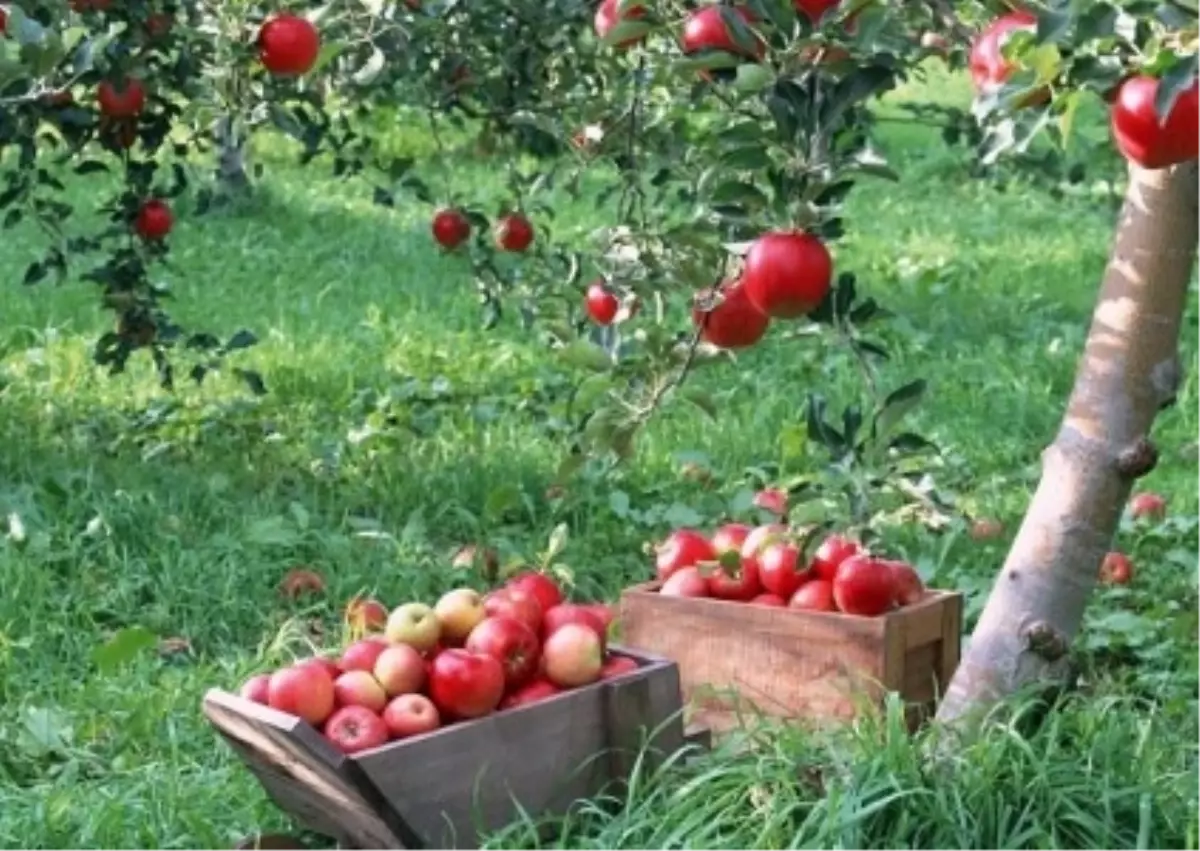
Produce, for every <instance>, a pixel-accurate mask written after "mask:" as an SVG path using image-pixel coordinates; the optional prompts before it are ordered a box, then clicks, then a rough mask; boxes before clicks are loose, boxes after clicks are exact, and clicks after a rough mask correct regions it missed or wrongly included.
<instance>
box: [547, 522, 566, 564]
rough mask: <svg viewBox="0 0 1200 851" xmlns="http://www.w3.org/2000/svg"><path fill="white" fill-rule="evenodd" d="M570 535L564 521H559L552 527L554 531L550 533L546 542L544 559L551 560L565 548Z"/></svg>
mask: <svg viewBox="0 0 1200 851" xmlns="http://www.w3.org/2000/svg"><path fill="white" fill-rule="evenodd" d="M569 535H570V530H568V529H567V524H566V523H559V524H558V525H557V526H555V527H554V531H553V532H551V533H550V541H549V542H548V543H547V544H546V561H547V562H551V561H553V560H554V559H555V558H557V557H558V555H559V554H560V553H561V552H562V551H563V550H565V549H566V548H567V540H568V537H569Z"/></svg>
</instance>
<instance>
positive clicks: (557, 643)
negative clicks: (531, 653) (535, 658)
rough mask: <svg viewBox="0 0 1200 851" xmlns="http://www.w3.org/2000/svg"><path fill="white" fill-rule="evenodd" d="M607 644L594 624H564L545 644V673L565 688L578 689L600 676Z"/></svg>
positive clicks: (543, 665)
mask: <svg viewBox="0 0 1200 851" xmlns="http://www.w3.org/2000/svg"><path fill="white" fill-rule="evenodd" d="M603 667H604V647H603V645H602V643H601V641H600V636H599V635H597V634H596V630H594V629H592V628H591V627H588V626H584V625H582V624H578V623H568V624H563V625H562V626H560V627H559V628H558V629H556V630H555V631H554V632H552V633H551V634H550V635H548V636H547V637H546V643H545V644H543V645H542V672H543V673H544V674H545V675H546V679H548V680H549V681H550V682H552V683H554V684H555V685H556V686H560V687H562V688H575V687H576V686H585V685H587V684H588V683H594V682H596V680H598V679H600V669H601V668H603Z"/></svg>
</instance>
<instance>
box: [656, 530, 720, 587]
mask: <svg viewBox="0 0 1200 851" xmlns="http://www.w3.org/2000/svg"><path fill="white" fill-rule="evenodd" d="M654 552H655V558H654V570H655V572H656V573H657V574H658V578H659V579H668V578H670V576H671V574H672V573H674V572H675V571H677V570H682V569H683V568H685V567H692V566H694V565H695V564H697V563H698V562H702V561H712V560H713V559H715V558H716V557H717V554H716V552H715V551H714V550H713V546H712V544H711V543H710V542H709V540H708V538H706V537H704V536H703V535H701V534H700V533H699V532H697V531H695V530H694V529H676V530H675V531H674V532H672V533H671V534H670V535H668V536H667V539H666V540H665V541H663V542H662V543H661V544H659V545H658V546H657V547H655V550H654Z"/></svg>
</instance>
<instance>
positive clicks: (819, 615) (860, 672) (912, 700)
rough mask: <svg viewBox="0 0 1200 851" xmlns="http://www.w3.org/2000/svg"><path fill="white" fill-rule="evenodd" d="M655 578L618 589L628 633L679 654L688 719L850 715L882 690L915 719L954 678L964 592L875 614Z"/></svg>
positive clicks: (629, 639)
mask: <svg viewBox="0 0 1200 851" xmlns="http://www.w3.org/2000/svg"><path fill="white" fill-rule="evenodd" d="M660 584H661V583H659V582H648V583H646V584H643V585H637V586H634V587H632V588H629V589H627V590H626V591H625V592H624V593H623V594H622V596H621V614H620V622H621V625H622V626H621V630H622V632H621V641H622V642H623V643H624V644H625V645H627V646H629V647H634V648H637V649H638V650H642V651H646V652H649V653H656V654H658V655H661V656H666V657H668V658H670V659H674V660H675V661H676V662H677V663H678V664H679V675H680V680H681V683H682V687H683V696H684V699H685V701H688V702H689V704H690V705H689V709H688V712H689V723H691V724H697V725H700V726H704V727H707V728H709V729H710V730H712V731H715V732H724V731H727V730H729V729H731V728H732V727H735V726H738V725H739V724H741V723H744V722H745V721H746V720H749V719H752V718H753V717H755V716H757V715H758V714H762V715H771V716H777V717H784V718H791V719H797V720H803V721H806V722H812V723H815V724H821V723H828V722H839V721H845V720H848V719H850V718H852V717H854V715H855V714H856V712H857V711H858V710H859V708H860V707H861V706H862V705H863V704H862V701H864V700H866V701H873V702H877V701H879V700H880V698H881V696H882V695H883V693H884V692H885V691H897V692H899V693H900V694H901V695H902V696H903V697H904V699H905V701H906V702H908V703H909V704H910V709H909V719H908V720H909V724H910V726H912V727H915V726H916V725H917V724H919V723H920V721H921V720H922V718H923V717H924V716H925V715H927V714H928V712H929V711H930V710H931V709H932V708H933V706H934V704H935V702H936V697H937V695H939V694H941V693H942V689H944V688H945V686H946V685H947V684H948V683H949V682H950V677H951V676H952V675H953V673H954V669H955V668H956V667H957V666H958V657H959V652H960V650H961V631H962V607H963V601H962V595H961V594H959V593H957V592H949V591H936V590H930V591H928V592H927V593H926V596H925V599H923V600H922V601H921V602H919V603H916V604H914V605H911V606H907V607H905V608H902V609H899V610H897V611H894V612H890V613H888V614H886V615H883V616H881V617H877V618H866V617H857V616H854V615H844V614H840V613H828V612H804V611H797V610H795V609H785V608H772V607H770V606H753V605H748V604H745V603H733V602H728V601H725V600H715V599H708V598H684V597H664V596H662V595H661V594H658V593H657V591H658V588H659V586H660Z"/></svg>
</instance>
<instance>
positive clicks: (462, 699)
mask: <svg viewBox="0 0 1200 851" xmlns="http://www.w3.org/2000/svg"><path fill="white" fill-rule="evenodd" d="M503 696H504V666H503V665H501V664H500V663H499V662H498V661H496V660H495V659H493V658H492V657H491V656H483V655H481V654H479V653H472V652H470V651H469V650H462V649H460V648H453V647H452V648H449V649H447V650H443V651H442V652H441V653H439V654H438V655H437V657H436V658H434V660H433V661H432V662H430V663H429V697H430V698H431V699H432V700H433V704H434V706H436V707H437V708H438V712H439V713H441V715H442V716H443V717H444V718H456V719H458V718H479V717H481V716H483V715H487V714H488V713H489V712H491V711H492V710H493V709H495V708H496V707H497V706H499V705H500V698H501V697H503Z"/></svg>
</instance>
